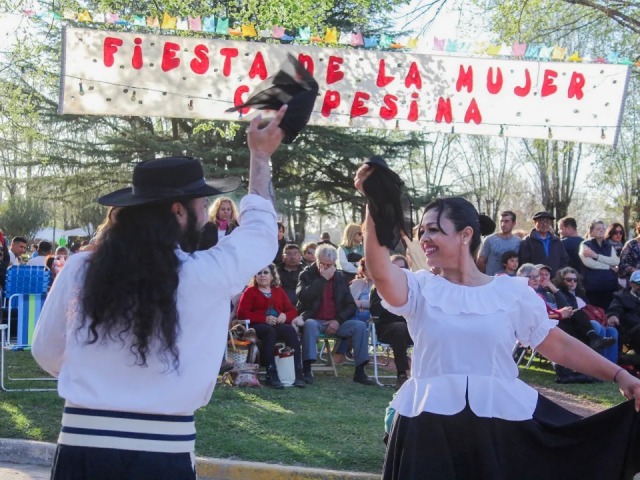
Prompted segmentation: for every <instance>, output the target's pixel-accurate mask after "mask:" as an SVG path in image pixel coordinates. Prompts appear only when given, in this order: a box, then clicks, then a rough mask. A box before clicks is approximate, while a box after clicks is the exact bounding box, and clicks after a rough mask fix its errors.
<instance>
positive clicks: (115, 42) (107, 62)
mask: <svg viewBox="0 0 640 480" xmlns="http://www.w3.org/2000/svg"><path fill="white" fill-rule="evenodd" d="M123 43H124V42H123V41H122V39H121V38H115V37H107V38H105V39H104V45H103V47H102V61H103V62H104V66H105V67H111V66H113V64H114V63H115V58H113V56H114V55H115V53H116V52H117V51H118V47H121V46H122V44H123Z"/></svg>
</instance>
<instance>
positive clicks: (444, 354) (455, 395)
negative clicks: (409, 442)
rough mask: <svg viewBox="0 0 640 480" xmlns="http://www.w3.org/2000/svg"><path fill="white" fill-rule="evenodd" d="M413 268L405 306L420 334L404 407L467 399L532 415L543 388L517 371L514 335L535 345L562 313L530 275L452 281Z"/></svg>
mask: <svg viewBox="0 0 640 480" xmlns="http://www.w3.org/2000/svg"><path fill="white" fill-rule="evenodd" d="M403 271H404V272H405V274H406V275H407V282H408V286H409V296H408V300H407V303H406V304H405V305H402V306H400V307H393V306H391V305H389V304H388V303H387V302H386V301H385V300H384V298H383V302H382V303H383V305H384V307H385V308H387V309H388V310H389V311H390V312H392V313H395V314H398V315H402V316H404V317H405V318H406V319H407V325H408V327H409V333H410V334H411V338H413V341H414V349H413V358H412V362H411V378H409V380H408V381H407V382H405V384H404V385H403V386H402V388H401V389H400V390H399V392H398V394H397V395H396V397H395V399H394V400H393V402H392V403H391V405H392V406H393V408H395V409H396V411H397V412H398V413H400V414H401V415H403V416H406V417H415V416H417V415H419V414H420V413H422V412H431V413H437V414H441V415H454V414H456V413H458V412H460V411H462V410H463V409H464V408H465V406H466V396H467V393H468V398H469V406H470V407H471V410H472V411H473V412H474V413H475V414H476V415H477V416H479V417H496V418H502V419H505V420H527V419H531V418H532V415H533V412H534V410H535V407H536V404H537V401H538V392H537V391H536V390H534V389H533V388H531V387H529V386H528V385H526V384H525V383H524V382H522V381H521V380H519V379H518V367H517V366H516V364H515V362H514V361H513V358H512V351H513V347H514V345H515V343H516V339H517V340H519V341H520V343H522V344H523V345H525V346H529V345H530V346H531V347H533V348H535V347H537V346H538V345H539V344H540V343H541V342H542V341H543V340H544V339H545V338H546V336H547V334H548V333H549V331H550V330H551V329H552V328H553V327H555V326H556V325H557V323H558V322H557V321H555V320H550V319H549V318H548V316H547V311H546V307H545V305H544V301H543V300H542V299H541V298H540V297H539V296H538V295H537V294H536V293H535V292H534V291H533V290H532V289H531V288H530V287H529V286H528V285H527V279H526V278H518V277H509V276H506V275H505V276H499V277H494V278H493V280H492V281H491V282H489V283H488V284H486V285H482V286H478V287H467V286H462V285H456V284H453V283H451V282H449V281H447V280H445V279H444V278H442V277H439V276H435V275H433V274H431V273H429V272H427V271H425V270H421V271H418V272H415V273H413V272H410V271H408V270H403Z"/></svg>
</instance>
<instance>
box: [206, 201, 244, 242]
mask: <svg viewBox="0 0 640 480" xmlns="http://www.w3.org/2000/svg"><path fill="white" fill-rule="evenodd" d="M237 226H238V207H236V204H235V203H233V200H231V199H230V198H229V197H218V198H216V200H215V201H214V202H213V205H211V208H210V209H209V221H208V222H207V223H205V225H204V227H203V228H202V231H201V232H200V240H199V242H198V250H207V249H209V248H211V247H213V246H214V245H217V244H218V242H219V241H220V240H222V238H224V237H225V236H227V235H229V234H230V233H231V232H233V230H234V229H235V228H236V227H237Z"/></svg>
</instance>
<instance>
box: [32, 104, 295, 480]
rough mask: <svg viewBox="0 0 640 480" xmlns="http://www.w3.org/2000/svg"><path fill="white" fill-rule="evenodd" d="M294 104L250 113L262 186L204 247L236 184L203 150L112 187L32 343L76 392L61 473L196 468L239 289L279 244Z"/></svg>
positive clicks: (156, 162) (85, 475)
mask: <svg viewBox="0 0 640 480" xmlns="http://www.w3.org/2000/svg"><path fill="white" fill-rule="evenodd" d="M286 110H287V108H286V106H285V107H283V108H282V109H280V110H279V111H278V113H276V115H275V117H274V118H273V120H271V121H270V122H269V124H268V125H267V126H266V127H264V128H259V127H258V125H259V123H260V116H257V117H256V118H254V119H253V120H252V122H251V123H250V125H249V128H248V130H247V136H248V139H247V144H248V146H249V151H250V155H251V158H250V161H249V164H250V166H249V188H248V190H249V192H252V193H251V194H249V195H247V196H246V197H244V198H243V200H242V203H241V207H240V210H241V216H240V218H241V222H240V223H241V225H240V226H239V227H238V229H237V231H236V232H234V236H235V237H234V239H233V242H221V243H220V244H219V245H218V246H217V247H216V248H210V249H208V250H206V251H195V249H196V248H197V243H198V234H199V233H200V229H201V228H202V227H203V226H204V224H205V223H206V221H207V203H208V202H207V197H210V196H212V195H217V194H220V193H223V192H222V191H220V190H219V189H218V188H215V187H213V186H211V185H209V184H208V183H207V182H206V180H205V179H204V172H203V169H202V165H201V163H200V161H198V160H197V159H195V158H190V157H172V158H158V159H153V160H147V161H144V162H141V163H139V164H137V165H136V166H135V167H134V170H133V186H132V187H129V188H123V189H120V190H117V191H115V192H112V193H110V194H108V195H105V196H104V197H101V198H100V200H99V202H100V203H101V204H102V205H117V206H119V207H122V208H121V209H120V210H118V214H117V215H116V217H115V219H114V220H113V223H111V224H110V225H108V226H107V227H106V228H105V229H104V231H103V232H102V235H101V237H100V241H99V242H98V243H97V244H96V247H95V249H94V250H93V251H92V252H86V253H84V252H83V253H79V254H77V255H73V256H72V257H70V259H69V262H68V263H67V265H66V266H65V267H64V269H63V270H62V272H61V274H60V276H59V277H58V278H57V279H56V281H55V283H54V285H53V287H52V288H51V292H50V293H49V295H48V296H47V300H46V302H45V305H44V307H43V309H42V313H41V315H40V318H39V320H38V325H37V327H36V332H35V335H34V341H33V346H32V354H33V356H34V357H35V359H36V360H37V361H38V363H39V364H40V365H41V366H42V367H43V368H44V369H45V370H46V371H47V372H49V373H51V374H52V375H54V376H56V377H58V376H59V379H58V390H59V393H60V395H61V396H62V397H64V398H65V400H66V402H67V403H66V406H65V414H64V415H63V417H62V418H63V419H62V431H61V432H60V436H59V437H58V449H57V451H56V454H55V462H54V467H53V472H52V474H51V478H52V479H70V478H81V479H98V478H101V479H114V480H115V479H124V478H135V479H136V480H159V479H181V480H195V478H196V472H195V465H194V460H193V459H194V455H195V452H194V447H195V439H196V430H195V423H194V412H195V410H196V409H198V408H200V407H202V406H203V405H206V404H207V403H208V402H209V399H210V398H211V394H212V393H213V389H214V387H215V384H216V373H217V371H218V367H219V365H220V361H221V359H222V356H223V353H224V349H225V347H226V337H227V330H228V321H229V302H230V299H231V297H232V296H233V295H234V294H235V293H236V292H237V291H239V290H240V289H241V288H242V287H243V286H244V285H246V283H247V282H248V281H249V280H250V279H251V277H252V276H253V275H254V274H255V272H256V271H257V270H258V269H259V268H260V266H261V265H265V264H266V263H268V262H269V260H270V259H271V258H272V257H273V253H274V252H275V248H276V213H275V210H274V207H273V205H272V203H271V201H270V200H271V194H270V185H271V179H270V173H269V158H270V156H271V154H272V153H273V152H274V151H275V150H276V149H277V147H278V145H279V144H280V142H281V141H282V138H283V137H284V132H283V131H282V130H281V129H280V128H279V127H278V125H279V124H280V122H281V121H282V119H283V116H284V113H285V111H286ZM221 183H222V182H217V184H218V185H220V184H221ZM232 183H233V186H235V185H236V184H237V183H236V182H235V181H229V182H228V184H227V185H226V187H225V188H226V189H228V188H233V186H232V185H231V184H232ZM227 191H228V190H227ZM96 447H99V448H96Z"/></svg>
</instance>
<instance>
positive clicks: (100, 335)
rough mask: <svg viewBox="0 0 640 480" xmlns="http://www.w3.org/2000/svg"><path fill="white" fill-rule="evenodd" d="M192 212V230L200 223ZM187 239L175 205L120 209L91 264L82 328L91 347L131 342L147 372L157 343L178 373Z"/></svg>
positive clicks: (83, 302)
mask: <svg viewBox="0 0 640 480" xmlns="http://www.w3.org/2000/svg"><path fill="white" fill-rule="evenodd" d="M181 203H183V205H185V207H187V204H186V202H181ZM187 211H188V213H189V217H190V218H189V220H190V221H189V225H188V228H187V230H189V229H193V228H195V226H194V224H195V219H194V218H192V212H191V210H190V209H189V208H187ZM183 237H184V235H183V233H182V232H181V229H180V225H179V224H178V222H177V220H176V218H175V215H174V214H173V213H172V212H171V203H162V204H156V205H142V206H133V207H124V208H121V209H118V211H117V214H116V215H115V218H114V219H113V221H112V222H111V223H110V224H109V225H108V226H107V227H106V228H105V229H104V231H103V232H102V234H101V237H100V240H99V242H98V245H97V246H96V250H95V251H94V252H93V254H92V255H91V257H90V259H89V261H88V268H87V273H86V277H85V281H84V290H83V293H82V309H83V313H84V315H83V321H82V325H81V326H80V328H83V327H84V326H85V324H86V323H87V322H88V323H89V326H88V328H89V334H88V340H87V342H88V343H89V344H92V343H96V342H98V341H99V340H100V341H102V342H106V341H114V340H119V341H122V342H123V343H124V342H125V337H130V338H132V339H133V340H132V342H131V345H130V349H131V351H132V353H134V355H135V356H136V363H137V364H138V365H141V366H145V365H146V364H147V357H148V355H149V354H150V353H152V352H151V344H152V342H153V340H154V339H157V340H159V342H160V345H161V346H162V351H161V352H158V353H160V357H161V359H162V361H163V362H164V363H166V364H167V367H168V368H173V369H175V368H177V367H178V365H179V351H178V347H177V345H176V340H177V337H178V335H179V331H180V326H179V319H178V312H177V310H176V290H177V288H178V271H179V260H178V257H177V256H176V253H175V249H176V247H177V245H178V244H179V243H180V241H181V240H182V239H183Z"/></svg>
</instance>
